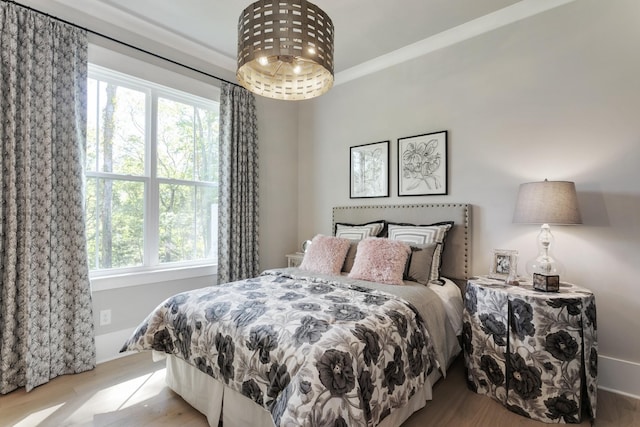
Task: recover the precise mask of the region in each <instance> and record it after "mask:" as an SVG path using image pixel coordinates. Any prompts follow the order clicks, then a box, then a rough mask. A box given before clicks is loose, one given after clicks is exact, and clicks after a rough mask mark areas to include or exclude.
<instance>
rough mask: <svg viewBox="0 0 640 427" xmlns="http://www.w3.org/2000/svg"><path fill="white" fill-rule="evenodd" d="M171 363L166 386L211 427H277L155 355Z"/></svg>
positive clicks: (265, 414)
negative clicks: (200, 413)
mask: <svg viewBox="0 0 640 427" xmlns="http://www.w3.org/2000/svg"><path fill="white" fill-rule="evenodd" d="M162 358H166V359H167V372H166V382H167V385H168V386H169V387H170V388H171V389H172V390H173V391H175V392H176V393H178V394H179V395H180V396H181V397H182V398H183V399H184V400H185V401H186V402H187V403H189V404H190V405H191V406H193V407H194V408H195V409H197V410H198V411H199V412H202V413H203V414H204V415H205V416H206V417H207V421H208V422H209V425H210V426H211V427H218V422H219V420H222V424H223V426H224V427H236V426H237V427H245V426H252V427H274V424H273V419H272V418H271V413H270V412H269V411H267V410H266V409H264V408H262V407H260V406H258V405H256V404H255V403H254V402H253V401H252V400H250V399H248V398H247V397H245V396H243V395H242V394H240V393H238V392H237V391H235V390H233V389H231V388H229V387H227V386H225V385H224V384H223V383H221V382H220V381H217V380H215V379H213V378H211V377H210V376H209V375H207V374H205V373H204V372H202V371H200V370H199V369H197V368H195V367H193V366H191V365H189V364H188V363H187V362H185V361H184V360H182V359H179V358H177V357H174V356H171V355H166V354H165V353H160V352H156V351H154V352H153V359H154V360H155V361H157V360H161V359H162ZM441 376H442V375H441V374H440V372H439V371H438V370H437V369H434V370H433V372H432V373H431V375H429V377H428V378H427V384H425V386H424V387H423V388H422V389H421V390H419V391H418V392H416V394H414V395H413V397H412V398H411V399H410V400H409V402H407V404H406V405H405V406H403V407H402V408H399V409H396V410H394V411H392V412H391V414H389V415H388V416H387V417H386V418H385V419H384V420H382V422H381V423H380V424H379V426H380V427H399V426H400V425H401V424H402V423H403V422H405V421H406V420H407V418H409V417H410V416H411V414H413V413H414V412H416V411H417V410H419V409H421V408H423V407H424V406H425V405H426V403H427V401H428V400H431V399H432V396H433V395H432V385H433V384H435V382H436V381H437V380H438V379H439V378H440V377H441Z"/></svg>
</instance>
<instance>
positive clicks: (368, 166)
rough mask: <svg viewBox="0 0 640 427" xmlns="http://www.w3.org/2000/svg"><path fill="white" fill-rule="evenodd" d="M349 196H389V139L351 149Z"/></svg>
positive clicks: (356, 197) (353, 197)
mask: <svg viewBox="0 0 640 427" xmlns="http://www.w3.org/2000/svg"><path fill="white" fill-rule="evenodd" d="M350 152H351V153H350V155H351V159H350V169H349V179H350V181H351V184H350V186H349V197H350V198H351V199H360V198H367V197H389V141H382V142H374V143H372V144H364V145H356V146H354V147H351V149H350Z"/></svg>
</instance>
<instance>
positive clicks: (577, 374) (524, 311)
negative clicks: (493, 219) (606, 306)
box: [462, 278, 598, 423]
mask: <svg viewBox="0 0 640 427" xmlns="http://www.w3.org/2000/svg"><path fill="white" fill-rule="evenodd" d="M464 301H465V310H464V325H463V331H462V342H463V350H464V357H465V365H466V368H467V384H468V386H469V388H470V389H471V390H473V391H475V392H476V393H480V394H486V395H489V396H491V397H493V398H494V399H496V400H498V401H499V402H501V403H502V404H503V405H504V406H505V407H506V408H508V409H509V410H511V411H513V412H516V413H518V414H521V415H523V416H525V417H529V418H532V419H534V420H539V421H543V422H547V423H579V422H580V421H581V414H582V409H583V404H584V405H586V409H587V413H588V415H589V417H590V418H591V419H592V420H593V419H595V417H596V398H597V386H598V344H597V335H596V330H597V324H596V303H595V296H594V295H593V293H591V292H590V291H588V290H586V289H583V288H580V287H578V286H574V285H570V284H566V283H562V284H561V287H560V291H559V292H540V291H537V290H534V289H533V287H532V286H531V283H526V282H525V284H524V285H521V286H509V285H505V284H504V282H501V281H498V280H492V279H487V278H474V279H472V280H469V281H468V282H467V288H466V291H465V295H464Z"/></svg>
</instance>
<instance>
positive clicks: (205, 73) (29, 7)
mask: <svg viewBox="0 0 640 427" xmlns="http://www.w3.org/2000/svg"><path fill="white" fill-rule="evenodd" d="M2 1H3V2H4V3H11V4H15V5H16V6H19V7H22V8H24V9H27V10H30V11H32V12H35V13H38V14H40V15H43V16H46V17H47V18H50V19H55V20H56V21H59V22H62V23H64V24H67V25H71V26H72V27H75V28H78V29H80V30H84V31H86V32H87V33H91V34H93V35H96V36H98V37H102V38H104V39H107V40H109V41H112V42H115V43H118V44H121V45H123V46H126V47H128V48H130V49H133V50H137V51H138V52H142V53H144V54H146V55H150V56H153V57H154V58H158V59H161V60H163V61H166V62H169V63H171V64H174V65H177V66H179V67H182V68H186V69H187V70H191V71H194V72H196V73H198V74H202V75H205V76H207V77H210V78H212V79H215V80H218V81H220V82H224V83H229V84H231V85H234V86H237V87H242V86H240V85H239V84H238V83H234V82H230V81H229V80H226V79H223V78H222V77H218V76H216V75H213V74H211V73H207V72H206V71H202V70H200V69H198V68H195V67H192V66H190V65H186V64H183V63H181V62H178V61H175V60H173V59H170V58H167V57H166V56H162V55H159V54H157V53H154V52H151V51H148V50H146V49H143V48H141V47H138V46H134V45H132V44H130V43H127V42H124V41H122V40H118V39H116V38H114V37H111V36H109V35H106V34H103V33H99V32H98V31H94V30H92V29H90V28H87V27H83V26H81V25H78V24H76V23H73V22H70V21H67V20H66V19H62V18H58V17H57V16H53V15H51V14H49V13H47V12H43V11H41V10H38V9H34V8H33V7H31V6H26V5H24V4H22V3H18V2H16V1H14V0H2Z"/></svg>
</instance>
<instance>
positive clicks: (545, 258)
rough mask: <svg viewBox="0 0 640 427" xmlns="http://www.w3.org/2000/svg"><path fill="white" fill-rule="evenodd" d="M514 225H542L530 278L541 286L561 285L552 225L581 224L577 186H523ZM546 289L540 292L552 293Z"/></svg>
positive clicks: (544, 183) (561, 183) (548, 183)
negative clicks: (536, 280)
mask: <svg viewBox="0 0 640 427" xmlns="http://www.w3.org/2000/svg"><path fill="white" fill-rule="evenodd" d="M513 222H515V223H521V224H542V226H541V227H540V233H539V234H538V256H537V257H536V258H535V259H533V260H531V261H529V262H528V263H527V273H528V274H529V275H533V274H534V273H535V274H538V275H542V276H546V277H543V278H541V277H539V278H538V283H540V284H542V283H559V282H560V273H561V272H562V267H561V264H560V263H559V262H558V261H557V260H556V259H555V258H553V256H551V244H552V243H553V235H552V234H551V228H550V227H549V224H563V225H564V224H582V218H581V217H580V209H579V207H578V196H577V194H576V186H575V184H574V183H573V182H570V181H547V180H546V179H545V180H544V181H541V182H528V183H525V184H521V185H520V190H519V191H518V200H517V202H516V209H515V212H514V214H513ZM552 289H553V287H552V286H551V287H549V286H544V287H543V288H541V290H552Z"/></svg>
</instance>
